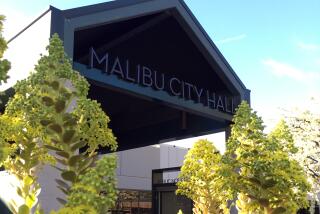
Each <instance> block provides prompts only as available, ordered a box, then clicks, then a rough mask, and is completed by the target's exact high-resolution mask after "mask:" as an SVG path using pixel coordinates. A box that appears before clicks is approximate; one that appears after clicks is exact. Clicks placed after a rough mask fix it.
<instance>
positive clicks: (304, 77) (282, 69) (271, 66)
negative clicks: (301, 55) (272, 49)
mask: <svg viewBox="0 0 320 214" xmlns="http://www.w3.org/2000/svg"><path fill="white" fill-rule="evenodd" d="M262 64H264V65H265V66H267V67H268V71H270V72H271V73H273V74H275V75H276V76H279V77H288V78H291V79H294V80H297V81H302V82H310V81H311V82H314V81H317V80H320V71H319V72H314V71H305V70H303V69H300V68H297V67H294V66H293V65H290V64H287V63H283V62H279V61H276V60H274V59H266V60H262Z"/></svg>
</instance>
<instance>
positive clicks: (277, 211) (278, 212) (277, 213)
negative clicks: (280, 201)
mask: <svg viewBox="0 0 320 214" xmlns="http://www.w3.org/2000/svg"><path fill="white" fill-rule="evenodd" d="M284 212H286V209H285V208H283V207H278V208H276V209H275V210H273V211H272V214H281V213H284Z"/></svg>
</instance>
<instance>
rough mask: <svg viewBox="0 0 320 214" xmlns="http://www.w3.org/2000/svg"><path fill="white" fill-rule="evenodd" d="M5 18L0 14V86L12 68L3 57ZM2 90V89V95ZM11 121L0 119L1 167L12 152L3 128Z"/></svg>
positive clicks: (0, 101) (5, 46)
mask: <svg viewBox="0 0 320 214" xmlns="http://www.w3.org/2000/svg"><path fill="white" fill-rule="evenodd" d="M4 20H5V17H4V16H2V15H0V86H1V85H2V83H3V82H6V81H7V79H8V77H9V76H8V71H9V70H10V67H11V66H10V62H9V61H8V60H6V59H3V54H4V52H5V50H6V49H7V43H6V41H5V39H4V38H3V36H2V30H3V21H4ZM1 94H2V92H1V91H0V96H1ZM1 103H2V100H1V97H0V105H1ZM10 122H11V121H10V120H8V118H2V120H1V119H0V167H1V163H2V162H3V160H4V159H5V158H6V157H7V156H8V155H9V154H10V148H9V147H8V146H7V142H6V141H5V140H4V137H3V136H2V133H3V129H6V125H5V124H8V123H10Z"/></svg>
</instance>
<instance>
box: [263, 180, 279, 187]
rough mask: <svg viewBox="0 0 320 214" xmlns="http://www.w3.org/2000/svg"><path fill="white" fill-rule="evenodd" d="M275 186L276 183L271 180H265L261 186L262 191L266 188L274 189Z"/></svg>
mask: <svg viewBox="0 0 320 214" xmlns="http://www.w3.org/2000/svg"><path fill="white" fill-rule="evenodd" d="M276 184H277V182H276V181H275V180H273V179H269V180H267V181H266V182H265V183H264V184H263V185H262V187H263V188H264V189H267V188H271V187H274V186H275V185H276Z"/></svg>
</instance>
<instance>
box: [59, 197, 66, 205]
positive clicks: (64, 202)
mask: <svg viewBox="0 0 320 214" xmlns="http://www.w3.org/2000/svg"><path fill="white" fill-rule="evenodd" d="M57 201H59V203H60V204H62V205H65V204H66V203H67V201H66V200H64V199H62V198H57Z"/></svg>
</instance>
